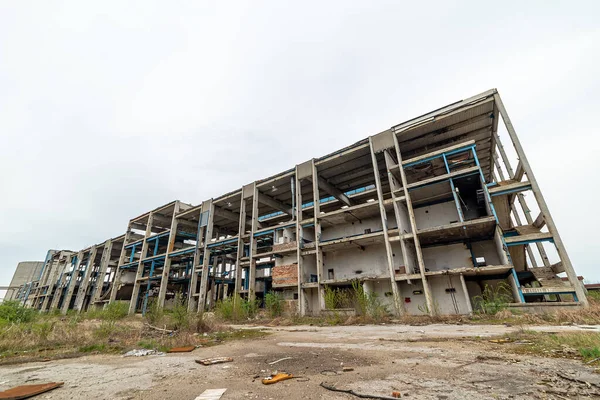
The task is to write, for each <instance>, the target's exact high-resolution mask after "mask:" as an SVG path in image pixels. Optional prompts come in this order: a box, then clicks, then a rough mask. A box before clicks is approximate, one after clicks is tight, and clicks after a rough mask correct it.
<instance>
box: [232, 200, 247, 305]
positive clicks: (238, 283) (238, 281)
mask: <svg viewBox="0 0 600 400" xmlns="http://www.w3.org/2000/svg"><path fill="white" fill-rule="evenodd" d="M238 232H239V233H238V248H237V252H236V256H235V289H234V293H235V294H236V296H235V297H234V301H235V300H236V299H237V297H238V296H239V294H240V291H241V290H242V267H241V265H240V264H241V262H242V261H241V258H242V257H244V236H245V235H246V234H245V232H246V199H245V198H244V190H243V188H242V192H241V194H240V221H239V227H238Z"/></svg>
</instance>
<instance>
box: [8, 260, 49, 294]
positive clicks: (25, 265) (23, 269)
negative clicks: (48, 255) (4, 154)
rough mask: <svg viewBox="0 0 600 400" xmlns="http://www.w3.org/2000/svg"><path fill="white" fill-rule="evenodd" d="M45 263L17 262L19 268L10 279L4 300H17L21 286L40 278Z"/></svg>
mask: <svg viewBox="0 0 600 400" xmlns="http://www.w3.org/2000/svg"><path fill="white" fill-rule="evenodd" d="M43 265H44V262H43V261H21V262H20V263H19V264H17V269H16V270H15V274H14V275H13V277H12V280H11V281H10V285H9V286H8V287H9V289H8V291H7V292H6V296H4V300H5V301H6V300H16V299H17V297H18V294H19V287H20V286H22V285H24V284H25V283H27V282H31V281H35V280H37V279H39V275H40V273H41V271H42V266H43Z"/></svg>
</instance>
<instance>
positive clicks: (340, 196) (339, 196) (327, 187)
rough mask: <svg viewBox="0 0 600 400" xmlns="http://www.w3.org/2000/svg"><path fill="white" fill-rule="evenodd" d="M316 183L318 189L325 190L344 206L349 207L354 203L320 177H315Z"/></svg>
mask: <svg viewBox="0 0 600 400" xmlns="http://www.w3.org/2000/svg"><path fill="white" fill-rule="evenodd" d="M317 182H318V183H319V187H320V188H321V189H323V190H325V191H326V192H327V193H329V194H330V195H332V196H333V197H335V198H336V199H338V200H339V201H341V202H342V203H344V204H345V205H347V206H349V207H350V206H353V205H354V202H353V201H352V200H350V199H349V198H348V196H346V195H345V194H344V192H342V191H341V190H339V189H338V188H337V187H335V186H333V185H332V184H331V183H329V182H327V181H326V180H325V179H323V178H321V177H320V176H317Z"/></svg>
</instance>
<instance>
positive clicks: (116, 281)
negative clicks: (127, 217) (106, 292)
mask: <svg viewBox="0 0 600 400" xmlns="http://www.w3.org/2000/svg"><path fill="white" fill-rule="evenodd" d="M132 234H133V232H132V231H131V222H130V223H129V224H128V225H127V232H126V233H125V239H123V246H122V247H121V255H120V256H119V263H118V264H117V269H116V271H115V276H114V278H113V282H112V287H111V289H110V300H109V303H112V302H113V301H115V300H116V298H117V292H118V291H119V289H120V288H121V274H122V273H123V271H122V270H121V267H122V266H123V265H124V264H125V258H126V256H127V249H126V248H125V246H127V244H129V241H130V240H131V236H132Z"/></svg>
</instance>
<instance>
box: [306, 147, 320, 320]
mask: <svg viewBox="0 0 600 400" xmlns="http://www.w3.org/2000/svg"><path fill="white" fill-rule="evenodd" d="M312 186H313V203H314V205H313V210H314V215H315V217H314V225H315V257H316V264H317V282H319V287H318V288H317V296H318V299H319V309H318V310H317V312H318V313H319V312H321V311H322V310H324V309H325V308H326V306H325V287H324V286H323V284H322V283H321V282H322V281H323V250H321V245H320V243H321V220H320V218H319V217H320V214H321V201H320V200H321V196H320V193H319V174H318V171H317V166H316V165H315V160H314V159H313V160H312ZM300 207H302V205H300Z"/></svg>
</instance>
